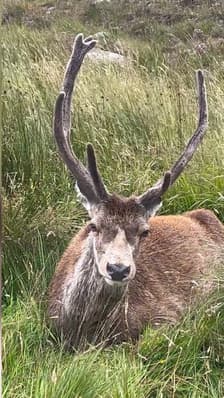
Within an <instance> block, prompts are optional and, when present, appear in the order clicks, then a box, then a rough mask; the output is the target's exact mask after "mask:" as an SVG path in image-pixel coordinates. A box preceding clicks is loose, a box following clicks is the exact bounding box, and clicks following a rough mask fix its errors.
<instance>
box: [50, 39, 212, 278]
mask: <svg viewBox="0 0 224 398" xmlns="http://www.w3.org/2000/svg"><path fill="white" fill-rule="evenodd" d="M95 44H96V41H95V40H93V39H92V37H88V38H86V39H84V38H83V35H82V34H79V35H78V36H77V37H76V39H75V43H74V47H73V51H72V54H71V57H70V59H69V62H68V65H67V68H66V72H65V76H64V81H63V86H62V91H61V92H60V94H59V96H58V98H57V100H56V105H55V114H54V135H55V139H56V142H57V145H58V149H59V153H60V155H61V157H62V159H63V161H64V162H65V164H66V166H67V168H68V170H69V171H70V173H71V174H72V176H73V177H74V178H75V180H76V189H77V192H78V196H79V198H80V200H81V202H82V204H83V205H84V207H85V208H86V209H87V211H88V213H89V216H90V218H91V221H90V222H89V224H88V226H87V228H88V231H89V235H90V237H91V238H92V241H93V252H94V257H95V264H96V266H97V269H98V272H99V274H100V275H101V276H103V277H104V279H105V281H106V282H107V283H108V284H111V285H113V284H117V283H120V284H121V283H122V284H125V283H126V282H127V281H129V280H131V279H133V278H134V276H135V272H136V268H135V259H136V256H137V253H138V250H139V246H140V244H141V241H142V240H143V239H145V238H146V237H147V235H148V233H149V225H150V222H149V219H150V217H152V216H153V215H154V214H156V212H157V211H158V209H159V208H160V206H161V204H162V197H163V195H164V194H165V192H166V191H167V190H168V188H169V187H170V186H172V185H173V183H174V182H175V181H176V179H177V178H178V177H179V175H180V174H181V173H182V171H183V170H184V168H185V167H186V165H187V164H188V162H189V161H190V160H191V158H192V156H193V154H194V152H195V151H196V149H197V147H198V145H199V143H200V142H201V140H202V138H203V136H204V134H205V131H206V128H207V122H208V117H207V100H206V90H205V83H204V76H203V73H202V71H200V70H199V71H197V82H198V98H199V118H198V126H197V129H196V131H195V132H194V134H193V136H192V137H191V139H190V140H189V142H188V144H187V145H186V148H185V149H184V151H183V153H182V154H181V156H180V157H179V159H178V160H177V161H176V163H175V164H174V165H173V166H172V167H171V169H170V171H167V172H165V174H164V176H163V177H162V178H161V179H160V180H159V181H158V182H157V183H156V184H155V185H154V186H153V187H151V188H149V189H148V190H147V191H146V192H144V193H143V194H142V195H140V196H135V197H134V196H133V197H131V198H124V197H121V196H118V195H115V194H111V193H109V192H108V191H107V189H106V187H105V185H104V183H103V181H102V178H101V176H100V173H99V171H98V168H97V163H96V157H95V153H94V149H93V147H92V145H91V144H88V145H87V167H85V166H84V165H83V164H82V163H81V162H80V161H79V160H78V159H77V157H76V156H75V154H74V153H73V151H72V148H71V144H70V130H71V129H70V108H71V99H72V92H73V88H74V83H75V79H76V77H77V74H78V71H79V69H80V67H81V65H82V62H83V60H84V57H85V55H86V54H87V53H88V51H90V50H91V49H92V48H93V47H94V46H95ZM147 239H150V235H149V237H148V238H147Z"/></svg>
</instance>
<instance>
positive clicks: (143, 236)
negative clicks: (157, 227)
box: [140, 229, 149, 238]
mask: <svg viewBox="0 0 224 398" xmlns="http://www.w3.org/2000/svg"><path fill="white" fill-rule="evenodd" d="M148 234H149V229H145V230H144V231H143V232H142V233H141V235H140V237H141V238H146V237H147V236H148Z"/></svg>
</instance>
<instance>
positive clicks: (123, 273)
mask: <svg viewBox="0 0 224 398" xmlns="http://www.w3.org/2000/svg"><path fill="white" fill-rule="evenodd" d="M107 272H108V274H109V275H110V276H111V278H112V280H113V281H119V282H120V281H122V280H123V279H124V278H126V277H127V276H128V275H129V274H130V267H127V266H126V265H123V264H109V263H107Z"/></svg>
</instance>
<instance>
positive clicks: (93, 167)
mask: <svg viewBox="0 0 224 398" xmlns="http://www.w3.org/2000/svg"><path fill="white" fill-rule="evenodd" d="M87 160H88V170H89V172H90V175H91V177H92V180H93V183H94V186H95V187H96V190H97V192H98V194H99V196H100V198H101V199H106V198H107V197H108V192H107V190H106V188H105V185H104V183H103V181H102V178H101V176H100V174H99V171H98V169H97V164H96V156H95V152H94V148H93V146H92V145H91V144H88V145H87Z"/></svg>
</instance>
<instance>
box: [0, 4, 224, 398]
mask: <svg viewBox="0 0 224 398" xmlns="http://www.w3.org/2000/svg"><path fill="white" fill-rule="evenodd" d="M51 3H52V6H56V11H55V14H53V16H49V17H47V20H48V22H47V23H43V21H44V16H43V15H42V14H41V13H43V8H44V6H43V2H40V1H32V2H27V1H11V2H7V6H5V9H7V10H8V9H9V7H11V8H10V12H11V14H13V12H14V15H16V18H14V19H13V18H12V21H11V22H10V24H9V25H8V24H5V25H3V27H2V29H1V33H2V53H3V61H2V63H3V74H4V80H3V91H2V112H3V122H2V124H3V129H4V142H3V145H4V149H3V205H4V236H5V238H4V269H3V271H4V302H3V311H4V317H3V335H4V340H3V352H4V378H3V387H4V393H3V396H4V397H7V398H15V397H16V398H25V397H26V398H31V397H32V398H33V397H35V398H57V397H58V398H60V397H63V398H78V397H83V398H85V397H91V398H92V397H102V398H107V397H108V398H112V397H113V398H115V397H117V398H120V397H121V398H122V397H124V398H127V397H130V398H134V397H136V398H141V397H142V398H143V397H144V398H146V397H147V398H148V397H152V398H154V397H155V398H156V397H157V398H164V397H167V398H169V397H178V398H179V397H192V398H193V397H194V398H210V397H212V398H213V397H214V398H222V397H223V396H224V376H223V374H224V304H223V277H222V276H221V277H220V289H219V291H218V292H216V293H215V294H214V295H213V296H212V297H210V298H209V299H208V301H207V302H206V303H205V304H204V305H203V307H202V308H200V310H198V311H195V312H194V313H191V314H187V315H186V318H185V319H184V320H183V322H182V323H181V324H180V325H177V326H176V327H175V328H171V327H164V328H163V329H160V330H156V331H155V330H151V329H150V328H149V329H148V330H146V331H145V333H144V336H143V337H142V339H141V341H140V343H139V345H138V346H130V345H128V344H124V345H122V346H120V347H113V348H112V347H111V348H107V349H104V350H101V349H100V348H94V347H90V349H89V350H88V352H86V353H82V354H77V355H71V354H68V353H65V352H63V349H62V347H61V346H60V343H58V342H57V341H56V339H55V336H52V334H51V331H50V330H49V329H48V327H47V323H46V319H45V317H46V315H45V306H46V292H47V286H48V284H49V281H50V279H51V276H52V274H53V271H54V268H55V265H56V262H57V261H58V259H59V257H60V255H61V254H62V252H63V250H64V248H65V247H66V245H67V243H68V242H69V239H70V238H71V237H72V235H73V234H74V233H75V232H76V231H77V230H78V229H79V228H80V226H81V225H82V224H83V223H84V221H85V220H86V213H85V211H84V210H83V208H82V207H81V205H79V203H78V202H77V201H76V197H75V194H74V189H73V182H72V181H71V180H70V178H69V176H68V174H67V171H66V170H65V168H64V166H63V165H62V162H61V161H60V159H59V157H58V155H57V151H56V148H55V144H54V141H53V138H52V131H51V130H52V110H53V106H54V101H55V98H56V95H57V93H58V90H59V88H60V84H61V81H62V76H63V70H64V66H65V63H66V62H67V58H68V56H69V53H70V46H71V44H72V41H73V38H74V36H75V34H76V33H78V32H79V31H83V32H84V33H86V34H88V33H92V32H96V31H98V30H99V26H100V28H101V27H102V29H103V30H106V33H105V34H104V36H103V39H101V41H102V42H101V46H102V47H103V48H105V49H112V50H115V49H118V48H119V49H120V51H122V52H124V53H125V54H127V55H128V56H129V57H130V58H131V60H132V62H130V63H129V64H128V66H125V67H120V66H114V65H105V64H101V63H99V64H93V63H91V62H90V61H88V60H87V61H86V62H85V65H84V66H83V68H82V71H81V73H80V76H79V83H78V87H77V92H76V96H75V101H74V106H73V135H72V140H73V145H74V148H75V151H76V153H77V155H78V156H79V157H80V158H81V159H84V156H85V155H84V153H85V145H86V143H87V142H92V143H93V144H94V147H95V149H96V152H97V156H98V163H99V167H100V170H101V173H102V175H103V178H104V180H105V183H106V185H107V186H108V188H109V189H110V191H116V192H119V193H121V194H124V195H130V194H131V193H140V192H142V191H143V190H144V189H146V188H147V187H148V186H149V185H150V184H152V183H153V182H154V181H155V180H156V179H157V178H158V177H159V176H160V175H161V173H162V172H163V171H164V170H167V169H168V168H169V166H170V165H171V164H172V162H173V161H174V160H175V159H176V157H177V156H178V154H179V153H180V151H181V149H182V148H183V145H184V143H185V142H186V140H187V139H188V137H189V136H190V135H191V134H192V132H193V130H194V128H195V126H196V121H197V118H196V116H197V105H196V91H195V70H196V69H197V68H199V67H200V68H203V69H205V70H206V71H207V72H206V82H207V91H208V102H209V130H208V133H207V136H206V138H205V140H204V142H203V144H202V146H201V147H200V150H199V151H198V152H197V154H196V156H195V157H194V159H193V161H192V162H191V165H190V167H189V168H188V169H187V171H186V172H185V173H184V175H183V176H182V177H181V178H180V180H179V181H178V182H177V183H176V185H175V187H174V188H172V189H171V190H170V192H169V193H168V195H167V196H166V198H165V200H164V207H163V209H162V211H163V213H181V212H183V211H185V210H189V209H194V208H197V207H206V208H210V209H213V210H214V211H215V212H216V214H217V215H218V217H219V218H220V220H222V221H224V197H223V193H224V156H223V154H224V101H223V96H224V75H223V58H222V49H223V47H222V46H223V42H222V41H221V39H222V37H223V36H224V28H222V29H221V27H220V30H218V24H217V23H216V22H217V18H218V20H219V18H220V20H221V16H220V15H221V14H220V10H222V8H220V9H218V6H216V7H215V6H213V5H210V2H205V1H203V2H202V3H203V4H202V5H201V7H198V8H194V7H193V8H192V7H186V8H184V7H183V6H181V5H180V4H179V2H175V1H174V2H169V1H166V2H165V1H164V2H161V3H163V7H164V8H161V7H159V5H158V3H159V2H152V10H155V9H156V7H157V9H158V10H159V16H158V15H157V16H156V13H155V12H154V14H153V12H152V13H151V14H150V13H149V14H148V18H149V20H150V21H153V24H152V26H151V29H149V21H148V20H146V19H144V18H143V16H144V15H146V14H144V13H143V12H142V11H141V12H142V14H141V18H142V26H144V27H145V29H144V31H142V32H141V37H139V32H136V31H135V30H134V29H133V21H132V22H131V23H130V24H127V14H128V13H127V12H125V10H126V9H124V8H123V13H122V12H121V8H119V7H118V2H115V3H116V4H117V8H116V7H114V11H113V13H112V9H111V7H112V6H111V5H110V4H109V3H108V4H106V5H105V4H104V5H103V4H101V5H99V6H98V8H96V7H95V8H94V7H93V6H90V5H89V2H85V1H83V2H77V3H81V6H82V7H81V8H79V9H78V8H77V6H74V15H78V16H79V17H74V18H72V17H71V16H70V14H71V10H72V6H71V4H70V3H71V2H62V1H57V2H51ZM75 3H76V2H75ZM120 3H122V2H120ZM126 3H127V2H126ZM136 3H139V5H138V7H140V3H141V2H136ZM148 3H150V2H148ZM171 3H172V4H171ZM211 3H213V2H211ZM216 3H219V2H216ZM130 4H131V3H130ZM174 4H175V10H176V13H174V9H173V7H174ZM178 4H179V6H178ZM7 7H8V8H7ZM66 7H67V10H68V13H67V14H68V15H67V14H66V12H65V11H66ZM69 7H70V8H69ZM126 7H128V6H126ZM130 7H134V5H132V6H131V5H130ZM136 7H137V6H136ZM212 7H213V12H212V13H211V11H212ZM220 7H221V4H220ZM76 8H77V10H76ZM139 9H141V10H142V8H139ZM44 10H45V11H46V6H45V9H44ZM78 10H79V14H75V11H77V12H78ZM45 11H44V12H45ZM81 11H82V12H81ZM87 11H88V12H87ZM115 11H116V12H115ZM94 12H95V14H94ZM133 12H135V13H137V11H136V10H134V11H133ZM190 12H192V13H193V14H192V15H193V16H192V20H193V26H191V28H189V26H190V23H189V21H188V20H187V19H186V17H187V16H189V13H190ZM91 13H92V14H91ZM93 14H94V15H93ZM157 14H158V13H157ZM168 14H172V15H173V19H172V20H171V22H169V23H165V22H164V21H165V19H164V18H165V16H167V15H168ZM197 14H198V18H196V16H197ZM27 15H28V16H29V18H31V17H30V15H33V19H34V20H35V21H36V20H37V17H38V18H39V19H38V21H39V25H38V24H36V23H34V25H32V24H31V25H32V26H27V24H26V23H25V22H24V18H28V17H27ZM44 15H45V14H44ZM138 15H139V14H136V21H135V23H137V21H139V20H140V19H141V18H140V17H139V16H138ZM176 15H179V16H181V18H180V17H178V18H174V17H175V16H176ZM211 15H212V18H210V16H211ZM103 16H106V17H105V19H103ZM118 17H119V18H118ZM208 17H209V19H208ZM35 18H36V19H35ZM150 18H151V19H150ZM194 18H195V19H194ZM25 21H26V19H25ZM87 21H88V22H89V21H90V22H91V24H92V25H90V23H88V24H87V23H86V22H87ZM103 21H104V22H103ZM40 24H42V25H41V28H42V30H38V29H36V28H37V27H38V28H40ZM94 26H98V28H97V29H96V28H94ZM116 26H117V27H118V26H119V28H116ZM220 26H221V22H220ZM222 26H223V25H222ZM125 27H126V28H125ZM194 27H197V28H200V29H202V30H203V32H204V35H205V36H204V37H203V39H198V38H196V39H195V38H193V35H194V32H193V30H194ZM115 28H116V29H115ZM147 29H149V30H147ZM214 29H216V31H215V33H214ZM119 32H122V33H119ZM217 32H218V33H217ZM171 36H172V42H171V41H170V40H171ZM118 39H119V41H118ZM200 40H202V42H203V43H204V44H206V47H205V50H204V51H202V52H200V51H198V47H197V46H198V45H199V44H200V43H201V41H200Z"/></svg>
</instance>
